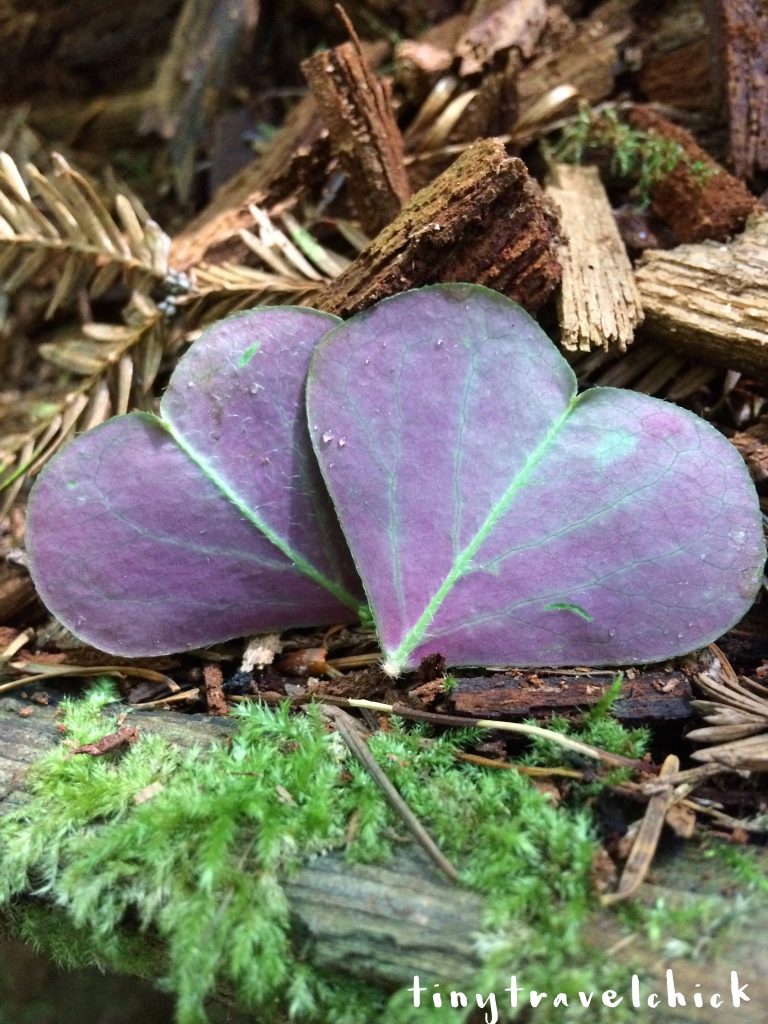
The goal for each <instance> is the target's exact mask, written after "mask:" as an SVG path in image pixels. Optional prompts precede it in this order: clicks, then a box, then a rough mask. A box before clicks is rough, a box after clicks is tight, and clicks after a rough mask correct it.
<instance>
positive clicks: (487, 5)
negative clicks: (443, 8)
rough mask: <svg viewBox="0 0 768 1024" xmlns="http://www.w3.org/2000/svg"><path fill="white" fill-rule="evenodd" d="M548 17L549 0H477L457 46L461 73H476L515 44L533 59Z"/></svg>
mask: <svg viewBox="0 0 768 1024" xmlns="http://www.w3.org/2000/svg"><path fill="white" fill-rule="evenodd" d="M548 18H549V9H548V7H547V3H546V0H477V2H476V3H475V5H474V7H473V9H472V11H471V13H470V15H469V25H468V27H467V29H466V31H465V32H464V34H463V35H462V37H461V38H460V39H459V42H458V45H457V47H456V56H457V57H458V58H459V59H460V61H461V63H460V65H459V71H460V73H461V74H462V75H474V74H477V73H478V72H480V71H482V70H483V68H485V67H487V66H488V65H489V64H490V63H491V62H492V60H493V58H494V56H495V54H497V53H498V52H499V51H501V50H509V49H511V48H513V47H514V48H515V49H516V50H518V51H519V53H520V56H521V57H524V58H525V59H526V60H530V59H531V57H533V55H534V53H535V50H536V44H537V43H538V41H539V37H540V36H541V33H542V32H543V30H544V28H545V26H546V24H547V21H548Z"/></svg>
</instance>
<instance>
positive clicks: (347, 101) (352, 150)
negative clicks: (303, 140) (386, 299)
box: [301, 38, 410, 234]
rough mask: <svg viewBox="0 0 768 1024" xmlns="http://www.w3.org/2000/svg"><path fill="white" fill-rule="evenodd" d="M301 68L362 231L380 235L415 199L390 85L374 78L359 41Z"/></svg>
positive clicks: (315, 58)
mask: <svg viewBox="0 0 768 1024" xmlns="http://www.w3.org/2000/svg"><path fill="white" fill-rule="evenodd" d="M301 68H302V71H303V72H304V77H305V78H306V79H307V82H308V83H309V87H310V88H311V90H312V92H313V94H314V96H315V99H316V100H317V105H318V107H319V108H320V113H321V115H322V118H323V121H324V122H325V125H326V127H327V129H328V134H329V135H330V138H331V146H332V147H333V150H334V152H335V153H336V154H337V155H338V157H339V162H340V163H341V166H342V168H343V170H344V171H345V172H346V174H347V178H348V183H349V191H350V194H351V197H352V202H353V204H354V206H355V209H356V210H357V213H358V216H359V218H360V222H361V224H362V227H363V230H364V231H366V232H368V233H369V234H375V233H376V232H377V231H379V230H381V228H383V227H384V226H385V225H387V224H389V223H390V221H392V220H394V219H395V217H396V216H397V214H398V213H399V212H400V208H401V207H402V205H403V203H404V202H405V201H406V200H407V199H408V197H409V196H410V185H409V183H408V176H407V174H406V171H405V153H404V149H403V139H402V136H401V134H400V129H399V128H398V127H397V121H396V120H395V114H394V110H393V108H392V97H391V91H390V87H389V84H388V83H387V82H385V81H383V80H381V79H378V78H377V77H376V76H375V75H374V73H373V71H372V70H371V68H370V66H369V64H368V62H367V60H366V58H365V55H364V53H363V50H362V47H361V46H360V42H359V40H358V39H356V38H354V39H353V40H352V42H349V43H342V45H341V46H337V47H335V48H334V49H333V50H327V51H325V52H323V53H317V54H314V55H313V56H312V57H309V58H308V59H307V60H305V61H303V62H302V65H301Z"/></svg>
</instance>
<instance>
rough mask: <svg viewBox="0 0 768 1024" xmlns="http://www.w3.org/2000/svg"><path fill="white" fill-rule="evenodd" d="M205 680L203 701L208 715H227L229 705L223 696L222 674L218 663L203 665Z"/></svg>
mask: <svg viewBox="0 0 768 1024" xmlns="http://www.w3.org/2000/svg"><path fill="white" fill-rule="evenodd" d="M203 679H204V680H205V703H206V707H207V708H208V714H209V715H228V714H229V705H228V704H227V698H226V697H225V696H224V689H223V686H222V683H223V682H224V676H223V674H222V671H221V669H220V668H219V666H218V665H205V666H203Z"/></svg>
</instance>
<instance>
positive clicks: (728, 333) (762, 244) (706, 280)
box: [636, 214, 768, 379]
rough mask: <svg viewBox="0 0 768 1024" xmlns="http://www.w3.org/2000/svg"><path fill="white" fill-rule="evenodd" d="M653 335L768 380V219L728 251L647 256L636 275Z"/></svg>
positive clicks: (704, 247) (756, 221) (695, 249)
mask: <svg viewBox="0 0 768 1024" xmlns="http://www.w3.org/2000/svg"><path fill="white" fill-rule="evenodd" d="M636 280H637V285H638V288H639V289H640V298H641V300H642V303H643V309H644V310H645V316H646V328H647V329H648V331H649V332H650V333H651V334H652V335H653V336H654V337H655V338H656V339H657V340H658V341H661V342H663V343H664V344H665V345H667V346H669V347H671V348H673V349H675V350H676V351H678V352H680V353H684V354H688V355H691V356H694V357H696V358H699V359H702V360H704V361H710V362H713V363H715V364H717V365H719V366H726V367H730V368H731V369H734V370H740V371H742V372H744V373H749V374H753V375H755V376H758V377H760V378H761V379H762V378H766V377H768V215H767V214H760V215H758V216H756V217H754V218H752V219H751V220H750V221H749V222H748V225H747V229H746V230H745V231H744V233H743V234H741V235H739V236H737V237H736V238H735V239H734V240H733V242H730V243H728V244H727V245H719V244H717V243H715V242H702V243H700V244H697V245H680V246H678V247H677V248H675V249H668V250H655V249H651V250H649V251H648V252H646V253H645V255H644V256H643V258H642V260H641V262H640V265H639V267H638V269H637V271H636Z"/></svg>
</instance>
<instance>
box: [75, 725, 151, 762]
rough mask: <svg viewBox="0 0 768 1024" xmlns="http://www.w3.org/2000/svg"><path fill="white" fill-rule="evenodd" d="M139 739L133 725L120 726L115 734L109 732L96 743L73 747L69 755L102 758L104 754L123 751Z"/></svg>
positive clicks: (137, 731)
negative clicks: (86, 755)
mask: <svg viewBox="0 0 768 1024" xmlns="http://www.w3.org/2000/svg"><path fill="white" fill-rule="evenodd" d="M138 738H139V730H138V729H137V728H136V726H135V725H121V726H120V728H119V729H116V730H115V732H110V733H108V734H107V735H106V736H102V738H101V739H100V740H99V741H98V742H97V743H84V744H83V745H82V746H80V747H73V749H72V750H71V751H70V754H89V755H90V756H91V757H103V756H104V755H105V754H112V753H114V752H115V751H116V750H123V749H125V748H126V747H129V746H130V745H131V744H132V743H135V742H136V740H137V739H138Z"/></svg>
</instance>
